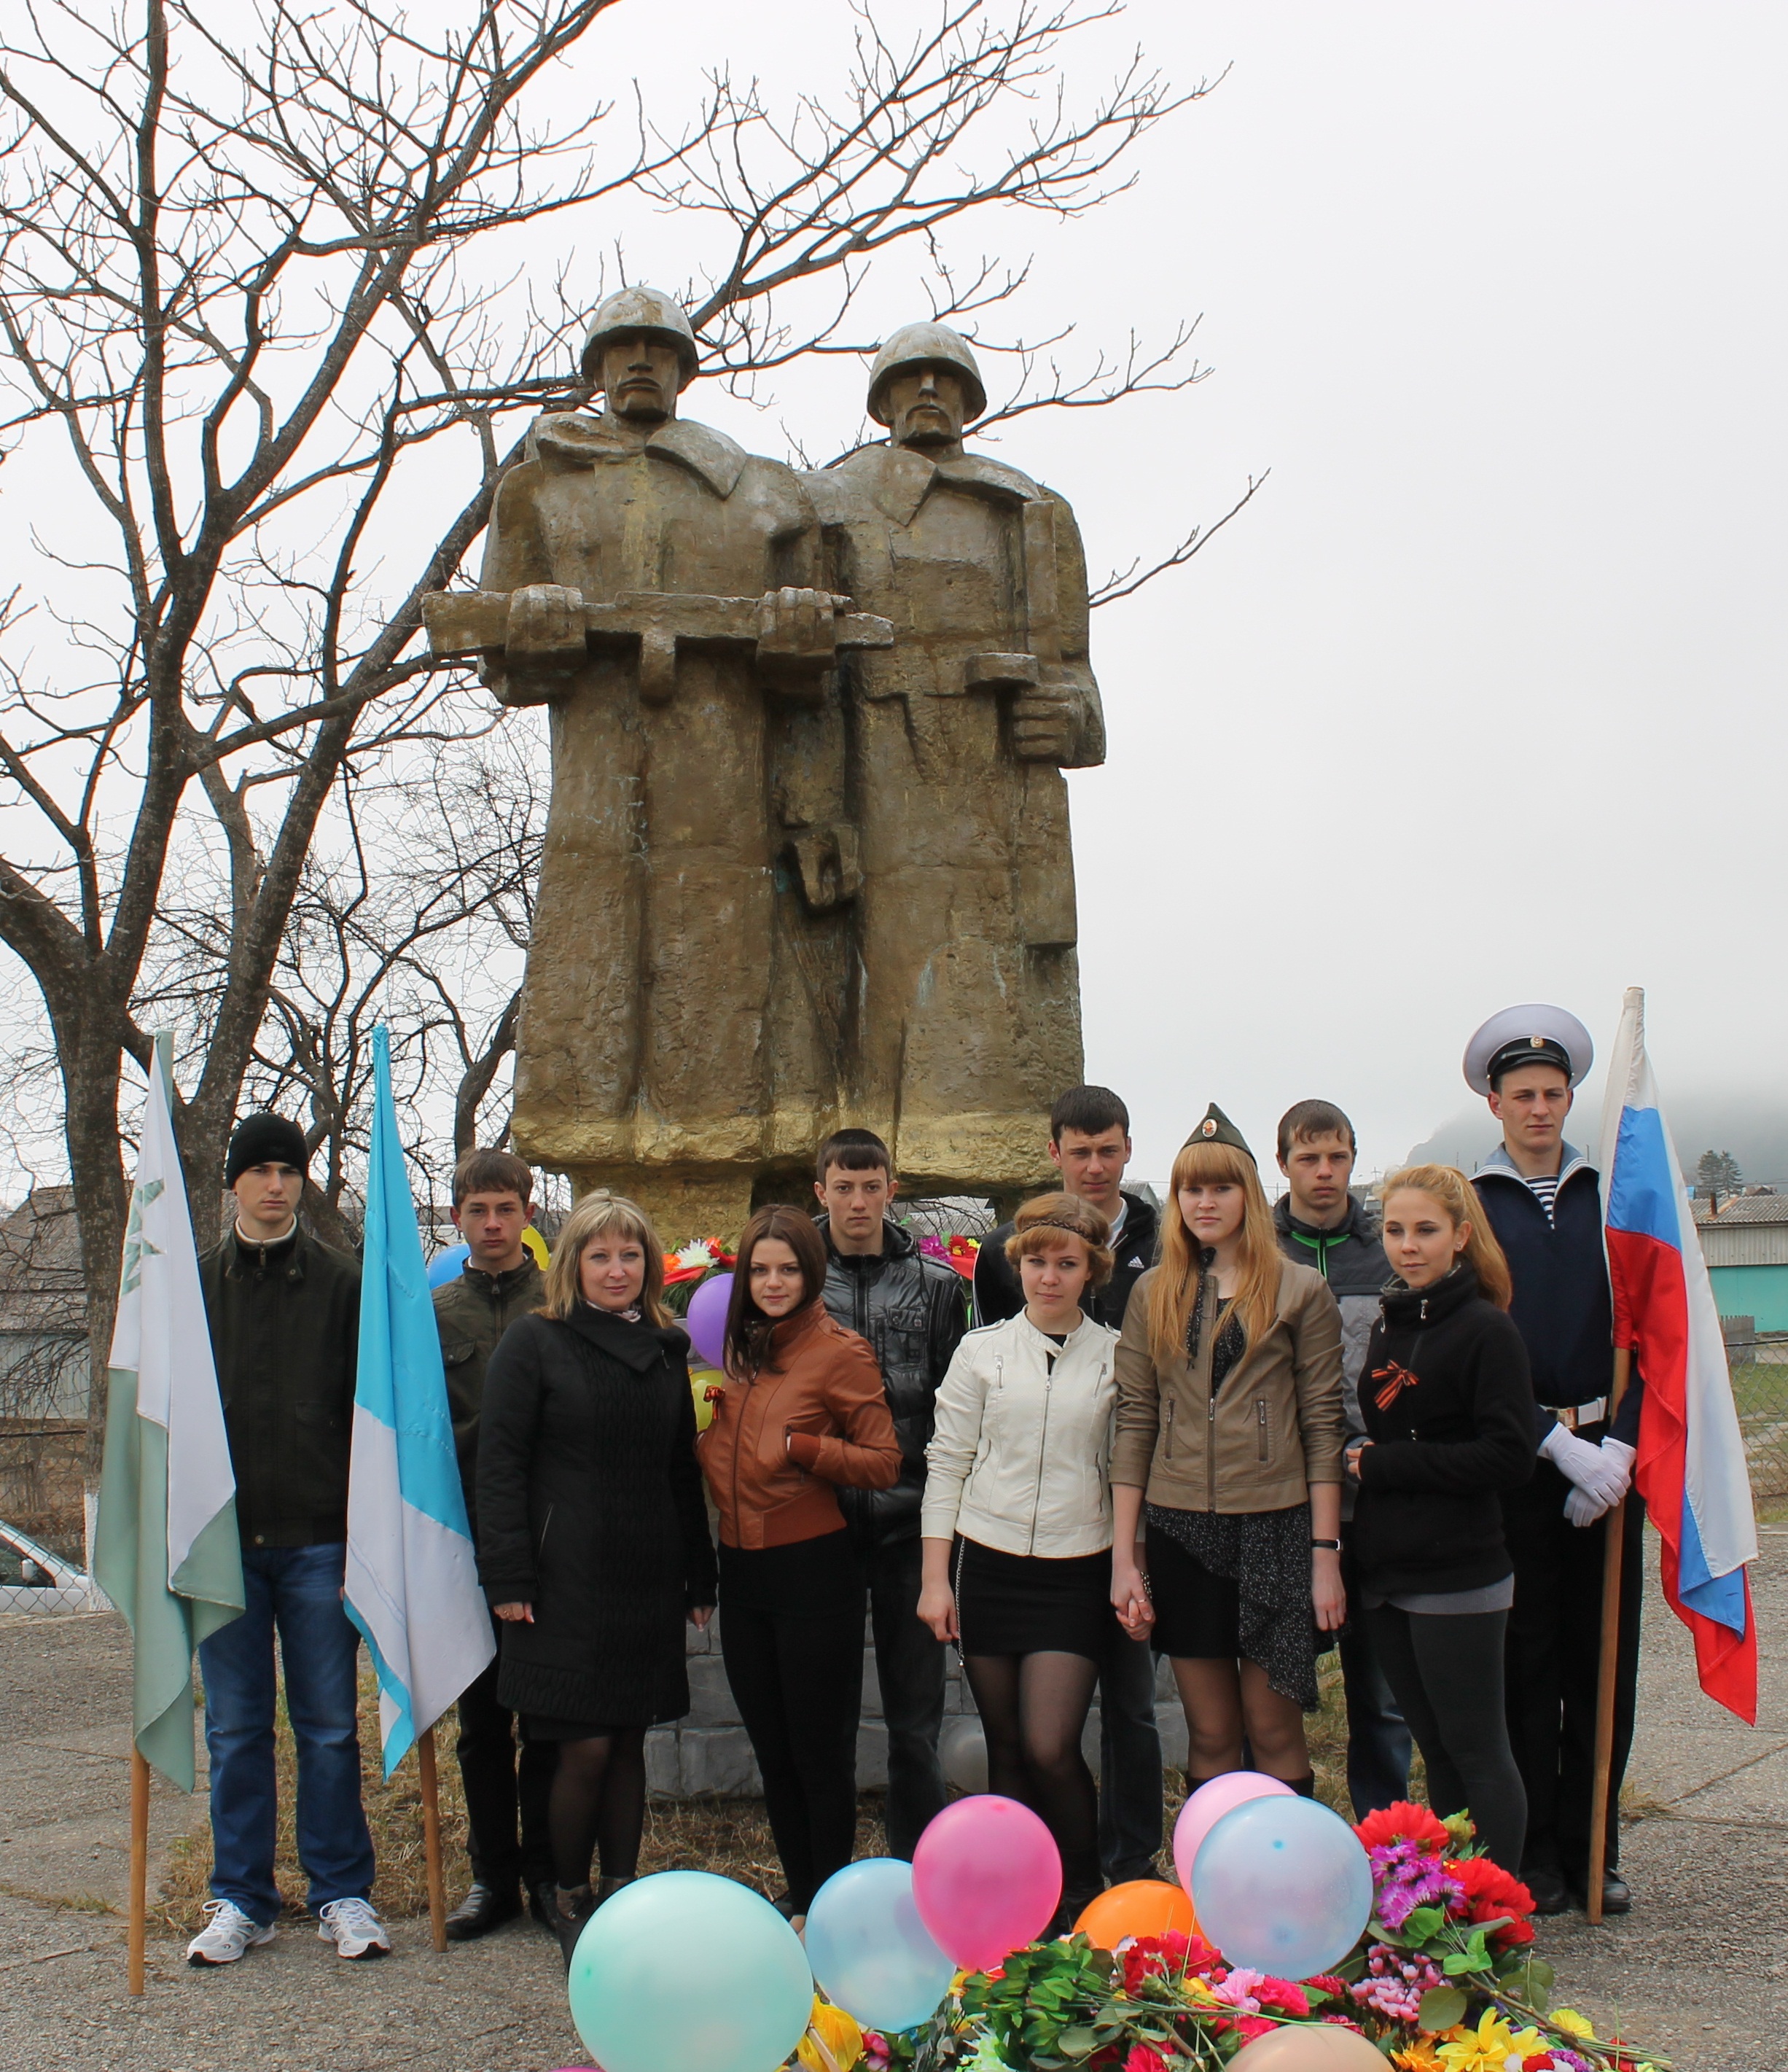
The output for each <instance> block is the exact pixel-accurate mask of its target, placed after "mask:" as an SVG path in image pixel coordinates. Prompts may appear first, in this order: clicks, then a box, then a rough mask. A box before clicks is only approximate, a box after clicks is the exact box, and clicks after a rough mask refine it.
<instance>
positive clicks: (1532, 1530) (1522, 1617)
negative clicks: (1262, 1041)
mask: <svg viewBox="0 0 1788 2072" xmlns="http://www.w3.org/2000/svg"><path fill="white" fill-rule="evenodd" d="M1594 1058H1595V1046H1594V1045H1593V1043H1592V1042H1590V1040H1589V1030H1587V1029H1585V1027H1584V1026H1583V1024H1582V1023H1581V1022H1580V1021H1579V1020H1578V1019H1577V1017H1576V1015H1574V1014H1571V1013H1567V1012H1566V1011H1565V1009H1563V1008H1562V1007H1551V1006H1547V1005H1542V1004H1539V1003H1531V1004H1529V1005H1525V1006H1521V1007H1507V1008H1505V1009H1503V1010H1502V1013H1500V1014H1493V1015H1492V1016H1491V1017H1490V1020H1489V1021H1488V1022H1486V1023H1485V1024H1484V1026H1482V1028H1481V1029H1480V1030H1478V1033H1477V1034H1476V1035H1474V1037H1473V1038H1472V1039H1471V1041H1470V1042H1469V1043H1468V1044H1467V1045H1466V1046H1465V1079H1466V1080H1467V1082H1468V1083H1469V1085H1470V1086H1471V1087H1473V1089H1474V1091H1477V1092H1478V1093H1481V1094H1482V1095H1484V1096H1486V1099H1487V1100H1489V1103H1490V1112H1491V1114H1492V1115H1494V1116H1495V1117H1496V1119H1497V1120H1498V1122H1499V1123H1500V1124H1502V1142H1501V1144H1500V1145H1498V1147H1497V1148H1496V1149H1495V1150H1494V1152H1493V1153H1491V1154H1490V1157H1489V1158H1488V1159H1486V1161H1485V1162H1484V1163H1483V1164H1482V1165H1481V1166H1479V1168H1478V1170H1477V1172H1476V1173H1475V1174H1474V1175H1473V1179H1474V1182H1475V1184H1476V1186H1477V1188H1478V1196H1479V1198H1480V1199H1481V1200H1482V1202H1483V1205H1484V1211H1485V1214H1486V1216H1487V1218H1488V1219H1489V1221H1490V1226H1491V1227H1492V1228H1493V1229H1494V1231H1495V1233H1496V1235H1497V1238H1498V1241H1499V1242H1500V1244H1502V1249H1503V1252H1505V1253H1506V1255H1507V1257H1508V1262H1509V1271H1510V1273H1511V1276H1512V1278H1513V1280H1514V1283H1515V1298H1514V1301H1512V1303H1511V1305H1510V1314H1511V1317H1512V1318H1513V1319H1514V1321H1515V1326H1516V1328H1517V1329H1518V1330H1519V1331H1520V1333H1521V1336H1522V1338H1523V1341H1524V1342H1525V1343H1526V1345H1527V1359H1528V1362H1529V1364H1530V1366H1531V1368H1532V1371H1533V1383H1534V1398H1535V1408H1534V1422H1535V1447H1536V1449H1537V1452H1538V1454H1539V1458H1538V1460H1537V1461H1535V1468H1534V1478H1533V1480H1532V1481H1531V1482H1530V1483H1529V1484H1528V1485H1527V1487H1526V1488H1525V1489H1524V1490H1519V1491H1518V1492H1516V1493H1515V1494H1512V1495H1511V1494H1505V1496H1504V1497H1503V1499H1502V1511H1503V1520H1504V1529H1505V1531H1506V1536H1507V1540H1508V1545H1509V1552H1510V1553H1511V1556H1513V1558H1514V1561H1515V1605H1514V1608H1513V1609H1512V1610H1511V1613H1510V1614H1509V1623H1508V1628H1507V1654H1506V1665H1505V1697H1506V1704H1507V1708H1508V1717H1509V1738H1510V1741H1511V1743H1512V1744H1513V1746H1514V1749H1515V1761H1516V1762H1517V1763H1518V1764H1519V1766H1520V1770H1521V1776H1522V1781H1523V1783H1524V1784H1525V1785H1526V1786H1527V1844H1526V1848H1525V1849H1524V1851H1523V1857H1522V1861H1521V1863H1520V1864H1519V1867H1517V1866H1515V1865H1512V1864H1511V1865H1508V1866H1506V1868H1511V1869H1514V1868H1519V1871H1520V1874H1521V1877H1522V1878H1523V1881H1525V1882H1526V1884H1527V1886H1528V1888H1529V1889H1530V1890H1531V1892H1532V1893H1533V1895H1534V1901H1535V1905H1536V1906H1537V1908H1538V1910H1539V1911H1540V1912H1541V1913H1543V1914H1557V1913H1561V1912H1563V1911H1564V1908H1565V1907H1566V1906H1567V1905H1569V1904H1571V1903H1572V1901H1575V1903H1576V1905H1583V1904H1584V1903H1585V1897H1586V1893H1587V1885H1588V1878H1589V1813H1590V1799H1591V1793H1592V1790H1593V1774H1594V1764H1595V1722H1596V1678H1597V1664H1598V1662H1599V1659H1600V1652H1601V1597H1602V1581H1601V1577H1602V1561H1603V1556H1604V1554H1605V1550H1606V1544H1607V1535H1606V1533H1605V1531H1601V1530H1597V1531H1591V1530H1589V1528H1590V1527H1593V1526H1594V1525H1596V1523H1597V1520H1598V1519H1601V1518H1602V1517H1603V1516H1604V1515H1605V1513H1606V1512H1607V1511H1608V1509H1609V1507H1610V1506H1611V1505H1613V1504H1615V1503H1618V1502H1619V1501H1620V1499H1621V1498H1622V1497H1623V1496H1624V1495H1626V1492H1627V1487H1628V1485H1629V1483H1630V1481H1631V1478H1632V1466H1633V1454H1634V1441H1635V1440H1636V1438H1637V1434H1638V1408H1639V1396H1640V1387H1639V1384H1638V1377H1637V1376H1635V1377H1634V1386H1633V1387H1631V1388H1630V1390H1629V1391H1628V1392H1627V1394H1626V1396H1625V1397H1624V1398H1623V1399H1622V1404H1621V1413H1620V1420H1619V1429H1618V1430H1614V1429H1611V1428H1610V1425H1609V1404H1608V1395H1609V1387H1610V1385H1611V1383H1612V1379H1613V1301H1612V1298H1611V1297H1610V1294H1609V1285H1608V1267H1607V1262H1606V1259H1605V1254H1604V1252H1603V1240H1602V1211H1601V1182H1600V1180H1599V1178H1598V1177H1597V1173H1596V1170H1595V1168H1594V1167H1593V1165H1591V1164H1590V1163H1589V1161H1588V1159H1586V1158H1585V1157H1584V1155H1583V1153H1581V1152H1580V1151H1579V1150H1577V1149H1576V1147H1575V1146H1574V1145H1570V1144H1568V1143H1567V1142H1566V1141H1565V1139H1564V1120H1565V1117H1566V1116H1568V1114H1569V1113H1570V1111H1571V1103H1572V1095H1573V1090H1574V1089H1575V1088H1576V1087H1577V1086H1578V1085H1579V1084H1580V1082H1581V1081H1582V1079H1583V1078H1584V1076H1585V1074H1586V1073H1587V1072H1588V1071H1589V1067H1590V1066H1591V1064H1592V1063H1593V1061H1594ZM1643 1520H1644V1514H1643V1511H1642V1507H1641V1506H1640V1505H1639V1504H1638V1503H1631V1504H1629V1505H1628V1506H1627V1508H1626V1516H1625V1526H1626V1532H1627V1534H1628V1535H1629V1538H1628V1540H1627V1543H1626V1555H1625V1558H1624V1560H1623V1563H1622V1572H1621V1619H1620V1624H1621V1634H1620V1652H1619V1659H1618V1663H1617V1671H1616V1687H1615V1688H1616V1695H1615V1705H1614V1752H1613V1769H1612V1771H1611V1781H1610V1789H1609V1799H1608V1842H1607V1857H1606V1868H1605V1872H1604V1875H1603V1881H1602V1908H1603V1911H1604V1912H1605V1913H1608V1914H1624V1913H1625V1912H1626V1910H1627V1908H1628V1906H1629V1905H1630V1901H1631V1895H1630V1893H1629V1891H1628V1889H1627V1886H1626V1881H1625V1880H1624V1879H1623V1878H1622V1877H1621V1876H1620V1874H1619V1873H1618V1871H1617V1869H1616V1868H1615V1866H1616V1863H1617V1852H1618V1848H1619V1844H1620V1822H1619V1817H1618V1808H1619V1803H1620V1785H1621V1778H1622V1773H1623V1772H1624V1771H1625V1770H1626V1758H1627V1752H1628V1750H1629V1749H1630V1746H1631V1745H1632V1739H1633V1719H1634V1700H1635V1692H1636V1688H1637V1684H1638V1667H1639V1593H1640V1586H1641V1582H1642V1576H1643V1569H1642V1564H1641V1561H1640V1558H1639V1552H1638V1549H1639V1535H1640V1532H1641V1531H1642V1526H1643Z"/></svg>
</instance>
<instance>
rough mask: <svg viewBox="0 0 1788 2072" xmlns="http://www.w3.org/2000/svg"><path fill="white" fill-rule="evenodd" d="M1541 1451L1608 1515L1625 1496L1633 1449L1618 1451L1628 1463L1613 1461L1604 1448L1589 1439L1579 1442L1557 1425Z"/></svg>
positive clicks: (1572, 1433) (1560, 1425)
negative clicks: (1611, 1505)
mask: <svg viewBox="0 0 1788 2072" xmlns="http://www.w3.org/2000/svg"><path fill="white" fill-rule="evenodd" d="M1539 1450H1540V1452H1541V1453H1542V1454H1543V1455H1544V1456H1545V1457H1546V1458H1547V1459H1548V1460H1549V1461H1551V1462H1552V1466H1554V1467H1555V1468H1556V1469H1557V1470H1558V1471H1559V1473H1560V1474H1563V1475H1568V1477H1569V1478H1570V1479H1571V1480H1572V1482H1575V1483H1576V1486H1577V1487H1578V1488H1579V1489H1580V1490H1583V1491H1584V1493H1585V1494H1586V1495H1588V1496H1590V1497H1592V1498H1594V1499H1595V1502H1596V1505H1597V1508H1598V1509H1599V1510H1601V1511H1605V1510H1606V1509H1607V1508H1608V1507H1609V1505H1610V1504H1611V1503H1619V1502H1620V1500H1621V1498H1622V1497H1623V1496H1625V1495H1626V1485H1627V1482H1628V1481H1629V1480H1630V1476H1631V1469H1630V1466H1629V1465H1628V1462H1630V1460H1631V1457H1632V1451H1633V1449H1632V1448H1631V1447H1630V1446H1622V1447H1621V1448H1620V1449H1619V1450H1620V1452H1622V1453H1625V1454H1626V1456H1627V1462H1622V1461H1617V1460H1615V1459H1613V1457H1610V1456H1609V1454H1608V1453H1605V1451H1604V1450H1603V1449H1602V1448H1601V1447H1600V1446H1592V1445H1590V1443H1589V1441H1588V1440H1587V1439H1580V1438H1579V1437H1577V1435H1576V1433H1575V1432H1567V1431H1566V1430H1565V1429H1564V1426H1563V1425H1562V1424H1555V1425H1554V1426H1553V1427H1552V1430H1551V1431H1550V1432H1548V1433H1547V1434H1546V1438H1545V1442H1544V1444H1543V1445H1542V1446H1541V1447H1540V1449H1539Z"/></svg>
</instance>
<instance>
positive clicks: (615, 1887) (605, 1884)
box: [596, 1871, 634, 1906]
mask: <svg viewBox="0 0 1788 2072" xmlns="http://www.w3.org/2000/svg"><path fill="white" fill-rule="evenodd" d="M633 1881H634V1880H633V1873H631V1871H630V1872H629V1873H627V1876H626V1877H606V1878H604V1879H602V1881H601V1882H600V1883H599V1884H598V1885H597V1887H596V1904H597V1905H598V1906H601V1905H603V1904H605V1902H606V1901H609V1900H611V1899H613V1898H614V1895H615V1894H616V1893H618V1892H619V1890H620V1889H621V1888H622V1886H623V1885H631V1884H632V1883H633Z"/></svg>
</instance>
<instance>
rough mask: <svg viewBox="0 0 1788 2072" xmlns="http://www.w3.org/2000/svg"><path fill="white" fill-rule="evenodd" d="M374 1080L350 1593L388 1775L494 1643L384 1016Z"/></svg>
mask: <svg viewBox="0 0 1788 2072" xmlns="http://www.w3.org/2000/svg"><path fill="white" fill-rule="evenodd" d="M372 1079H373V1107H372V1157H371V1159H370V1161H369V1163H368V1172H367V1182H366V1252H365V1257H364V1261H363V1264H362V1269H361V1280H360V1371H359V1374H358V1377H357V1379H356V1383H355V1387H354V1450H353V1457H352V1464H351V1467H350V1470H349V1473H348V1482H347V1593H346V1604H347V1615H348V1617H349V1618H351V1619H352V1620H353V1622H354V1623H355V1625H356V1626H358V1627H359V1628H360V1631H361V1632H362V1634H364V1635H365V1637H366V1644H367V1646H368V1648H369V1649H370V1650H371V1651H372V1661H373V1666H374V1667H375V1668H376V1670H377V1671H378V1673H379V1727H380V1740H381V1742H382V1745H383V1753H384V1769H385V1775H386V1776H387V1777H389V1776H390V1774H391V1773H392V1772H393V1770H395V1769H396V1768H397V1766H398V1764H399V1763H401V1762H402V1761H403V1759H404V1757H405V1755H407V1754H408V1753H409V1749H410V1748H411V1746H412V1745H413V1743H414V1742H415V1741H416V1738H417V1736H418V1735H419V1734H421V1733H425V1731H426V1730H427V1729H429V1728H430V1727H432V1726H433V1725H434V1723H435V1721H436V1720H438V1719H439V1718H440V1716H441V1715H442V1713H443V1712H446V1709H447V1708H448V1707H449V1706H450V1704H453V1702H454V1700H455V1699H456V1698H458V1696H459V1694H460V1693H461V1692H462V1691H463V1690H464V1689H465V1688H466V1687H467V1684H468V1683H471V1681H472V1680H473V1679H474V1678H475V1676H476V1675H478V1673H479V1671H480V1670H482V1669H483V1667H484V1666H485V1664H486V1663H487V1662H488V1661H489V1660H490V1659H491V1656H492V1655H494V1654H495V1652H496V1643H495V1641H494V1640H493V1639H492V1638H491V1620H490V1615H489V1614H488V1613H487V1610H486V1609H485V1605H484V1593H483V1591H482V1590H481V1589H479V1582H478V1564H477V1562H476V1560H475V1559H474V1556H473V1552H472V1539H471V1528H470V1527H469V1526H468V1525H467V1520H466V1498H465V1494H464V1493H463V1491H462V1490H461V1488H460V1486H459V1469H458V1462H457V1461H456V1460H455V1458H454V1443H453V1417H452V1413H451V1412H450V1409H449V1408H448V1404H447V1378H446V1371H445V1370H444V1369H443V1368H442V1364H441V1340H440V1338H439V1336H438V1334H437V1332H436V1330H435V1324H434V1304H433V1303H432V1302H431V1301H430V1299H429V1283H428V1274H427V1272H426V1270H425V1268H424V1266H423V1264H422V1239H421V1232H420V1231H418V1230H417V1226H416V1206H415V1203H414V1202H413V1201H412V1200H411V1199H410V1192H409V1174H408V1173H407V1172H406V1171H405V1166H404V1153H403V1147H402V1146H401V1145H400V1144H399V1143H398V1141H397V1110H396V1108H394V1107H393V1104H392V1098H391V1039H390V1035H389V1032H388V1030H385V1029H384V1028H383V1027H380V1028H378V1029H375V1030H373V1032H372Z"/></svg>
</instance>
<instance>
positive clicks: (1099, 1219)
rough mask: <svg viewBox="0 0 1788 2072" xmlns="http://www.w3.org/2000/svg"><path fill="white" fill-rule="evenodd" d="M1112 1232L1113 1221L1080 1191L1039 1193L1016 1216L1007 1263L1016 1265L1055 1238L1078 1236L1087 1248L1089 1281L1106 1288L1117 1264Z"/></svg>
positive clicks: (1092, 1285) (1008, 1247)
mask: <svg viewBox="0 0 1788 2072" xmlns="http://www.w3.org/2000/svg"><path fill="white" fill-rule="evenodd" d="M1111 1235H1112V1226H1111V1224H1110V1223H1109V1221H1108V1219H1106V1218H1105V1217H1104V1216H1102V1215H1100V1213H1099V1211H1098V1210H1097V1209H1095V1207H1093V1205H1092V1204H1091V1202H1083V1201H1082V1200H1081V1198H1080V1197H1079V1195H1078V1194H1039V1195H1038V1197H1037V1198H1036V1200H1035V1201H1034V1202H1026V1203H1025V1205H1024V1207H1022V1208H1021V1209H1020V1210H1019V1211H1018V1213H1017V1215H1016V1216H1014V1217H1013V1219H1012V1235H1011V1236H1010V1237H1009V1238H1008V1239H1006V1241H1005V1256H1006V1260H1007V1263H1008V1264H1010V1265H1012V1266H1013V1267H1016V1266H1017V1264H1018V1262H1019V1260H1021V1259H1023V1258H1025V1257H1026V1256H1027V1255H1028V1254H1029V1253H1031V1252H1043V1251H1046V1250H1047V1248H1048V1247H1049V1244H1050V1239H1052V1238H1055V1237H1077V1238H1079V1240H1080V1242H1081V1243H1082V1244H1083V1245H1084V1246H1085V1247H1086V1248H1087V1265H1088V1266H1089V1267H1090V1268H1091V1272H1090V1273H1089V1274H1088V1276H1087V1285H1088V1286H1089V1287H1090V1288H1095V1289H1096V1288H1103V1287H1104V1285H1105V1283H1106V1282H1107V1281H1109V1280H1110V1279H1111V1277H1112V1268H1113V1267H1114V1266H1116V1264H1117V1260H1116V1256H1115V1255H1114V1254H1113V1252H1112V1248H1111Z"/></svg>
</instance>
